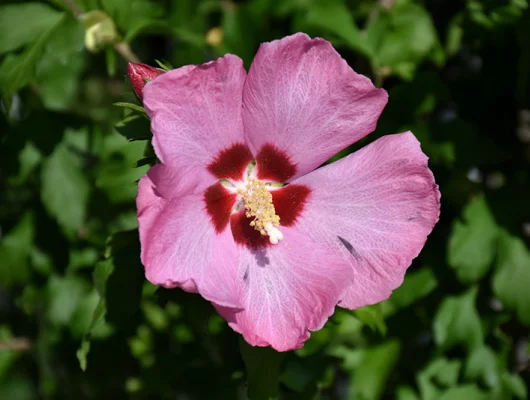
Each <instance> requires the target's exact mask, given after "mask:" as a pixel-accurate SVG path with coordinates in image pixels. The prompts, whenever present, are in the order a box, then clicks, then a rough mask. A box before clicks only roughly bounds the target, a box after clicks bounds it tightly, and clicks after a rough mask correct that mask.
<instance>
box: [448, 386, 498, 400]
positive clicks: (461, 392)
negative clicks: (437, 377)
mask: <svg viewBox="0 0 530 400" xmlns="http://www.w3.org/2000/svg"><path fill="white" fill-rule="evenodd" d="M488 399H490V396H489V395H488V394H487V393H485V392H483V391H482V390H480V389H479V388H478V387H477V386H476V385H463V386H459V387H454V388H451V389H449V390H448V391H446V392H444V394H443V395H442V396H440V397H439V400H488Z"/></svg>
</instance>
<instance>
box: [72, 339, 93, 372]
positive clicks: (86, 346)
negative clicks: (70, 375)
mask: <svg viewBox="0 0 530 400" xmlns="http://www.w3.org/2000/svg"><path fill="white" fill-rule="evenodd" d="M89 351H90V340H88V339H86V338H85V339H83V340H82V341H81V346H79V349H77V352H76V353H75V355H76V357H77V361H79V366H80V367H81V370H83V371H86V367H87V355H88V352H89Z"/></svg>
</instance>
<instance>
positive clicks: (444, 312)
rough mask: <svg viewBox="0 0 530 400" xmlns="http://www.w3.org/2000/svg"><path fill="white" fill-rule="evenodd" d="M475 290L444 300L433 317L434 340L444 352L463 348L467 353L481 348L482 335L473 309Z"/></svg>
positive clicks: (476, 313)
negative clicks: (457, 347) (458, 347)
mask: <svg viewBox="0 0 530 400" xmlns="http://www.w3.org/2000/svg"><path fill="white" fill-rule="evenodd" d="M476 296H477V289H476V288H471V289H470V290H468V291H467V292H466V293H464V294H462V295H460V296H449V297H446V298H445V299H444V301H443V302H442V304H441V305H440V307H439V308H438V311H437V312H436V316H435V317H434V322H433V329H434V339H435V340H436V343H437V344H438V346H440V347H442V348H443V349H445V350H448V349H451V348H453V347H454V346H457V345H461V346H464V347H465V348H466V349H467V350H468V351H473V350H475V349H477V348H479V347H481V345H482V343H483V342H484V334H483V332H482V326H481V323H480V317H479V315H478V312H477V310H476V308H475V299H476Z"/></svg>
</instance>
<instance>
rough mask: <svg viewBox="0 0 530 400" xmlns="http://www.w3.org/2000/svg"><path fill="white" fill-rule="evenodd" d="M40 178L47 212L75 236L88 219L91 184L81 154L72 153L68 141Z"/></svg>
mask: <svg viewBox="0 0 530 400" xmlns="http://www.w3.org/2000/svg"><path fill="white" fill-rule="evenodd" d="M41 181H42V187H41V198H42V202H43V204H44V207H45V208H46V211H48V213H49V214H50V215H51V216H52V217H54V218H55V219H56V220H57V222H58V223H59V225H60V226H61V228H63V230H64V232H65V233H67V234H68V235H69V236H71V237H72V236H73V235H74V234H75V233H77V231H78V230H79V228H81V226H82V225H83V224H84V222H85V218H86V213H87V206H88V199H89V195H90V184H89V182H88V180H87V176H86V175H85V174H84V173H83V169H82V167H81V165H80V160H79V156H77V155H76V154H74V153H73V151H72V150H71V149H70V148H69V146H68V145H67V144H66V140H63V142H62V143H60V144H59V145H58V146H57V147H56V148H55V150H54V151H53V153H52V154H51V155H50V157H49V158H48V159H47V160H46V161H45V162H44V163H43V168H42V172H41Z"/></svg>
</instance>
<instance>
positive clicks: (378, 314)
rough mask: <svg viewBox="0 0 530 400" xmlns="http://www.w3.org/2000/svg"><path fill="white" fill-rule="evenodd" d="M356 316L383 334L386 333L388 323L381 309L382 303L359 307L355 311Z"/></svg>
mask: <svg viewBox="0 0 530 400" xmlns="http://www.w3.org/2000/svg"><path fill="white" fill-rule="evenodd" d="M353 313H354V314H355V316H356V317H357V318H359V319H360V320H361V321H362V322H363V323H364V324H366V325H368V326H369V327H370V328H372V330H374V331H375V330H378V331H379V332H380V333H381V334H382V335H386V324H385V319H384V317H383V312H382V310H381V304H374V305H371V306H367V307H363V308H358V309H356V310H354V311H353Z"/></svg>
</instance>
